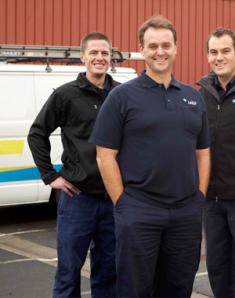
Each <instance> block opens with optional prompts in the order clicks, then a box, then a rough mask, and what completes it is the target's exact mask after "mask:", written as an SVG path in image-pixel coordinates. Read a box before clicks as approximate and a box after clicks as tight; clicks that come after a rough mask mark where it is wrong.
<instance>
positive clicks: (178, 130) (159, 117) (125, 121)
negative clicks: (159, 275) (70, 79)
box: [90, 72, 210, 206]
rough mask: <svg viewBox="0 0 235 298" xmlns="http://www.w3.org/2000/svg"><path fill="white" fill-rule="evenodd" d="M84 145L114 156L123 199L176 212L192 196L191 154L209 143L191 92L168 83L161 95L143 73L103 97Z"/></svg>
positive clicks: (204, 117)
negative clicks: (152, 202) (126, 196)
mask: <svg viewBox="0 0 235 298" xmlns="http://www.w3.org/2000/svg"><path fill="white" fill-rule="evenodd" d="M90 141H91V142H92V143H94V144H97V145H99V146H102V147H106V148H111V149H116V150H118V155H117V161H118V164H119V167H120V171H121V175H122V178H123V183H124V187H125V192H126V193H127V194H129V195H131V196H135V197H136V198H137V199H140V200H142V199H143V198H145V199H150V200H155V201H156V202H157V203H159V204H160V205H163V206H166V205H168V206H176V205H179V204H181V203H182V202H183V201H186V199H187V198H189V197H190V196H192V195H194V194H195V193H197V192H198V184H199V181H198V170H197V161H196V156H195V150H196V149H204V148H207V147H209V143H210V142H209V130H208V122H207V115H206V108H205V105H204V102H203V99H202V97H201V95H200V93H199V92H198V91H197V90H196V89H194V88H192V87H190V86H188V85H185V84H182V83H181V82H179V81H176V80H175V79H174V78H173V79H172V81H171V84H170V86H169V87H168V88H167V89H165V87H164V85H162V84H158V83H156V82H155V81H154V80H152V79H151V78H150V77H148V76H147V75H146V74H145V73H144V72H143V73H142V74H141V75H140V76H139V77H138V78H136V79H133V80H131V81H128V82H126V83H124V84H122V85H120V86H118V87H116V88H114V89H113V90H112V91H111V92H110V93H109V95H108V97H107V98H106V100H105V102H104V104H103V105H102V107H101V110H100V112H99V114H98V116H97V119H96V123H95V126H94V129H93V133H92V135H91V138H90Z"/></svg>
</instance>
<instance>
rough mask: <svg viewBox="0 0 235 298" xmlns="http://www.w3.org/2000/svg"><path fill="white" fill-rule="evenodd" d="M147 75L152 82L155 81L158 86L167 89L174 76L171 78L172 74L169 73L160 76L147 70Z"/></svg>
mask: <svg viewBox="0 0 235 298" xmlns="http://www.w3.org/2000/svg"><path fill="white" fill-rule="evenodd" d="M146 75H148V76H149V77H150V78H151V79H152V80H154V81H155V82H157V83H158V84H163V85H164V86H165V88H166V89H167V88H168V87H169V86H170V84H171V80H172V76H171V73H169V72H168V73H162V74H159V73H155V72H153V71H149V70H147V71H146Z"/></svg>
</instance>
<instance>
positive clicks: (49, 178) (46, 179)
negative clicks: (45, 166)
mask: <svg viewBox="0 0 235 298" xmlns="http://www.w3.org/2000/svg"><path fill="white" fill-rule="evenodd" d="M58 177H60V174H59V173H53V174H50V175H49V176H47V177H43V178H42V180H43V182H44V183H45V184H46V185H48V184H50V183H51V182H53V181H54V180H56V179H57V178H58Z"/></svg>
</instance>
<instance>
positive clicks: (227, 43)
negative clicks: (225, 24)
mask: <svg viewBox="0 0 235 298" xmlns="http://www.w3.org/2000/svg"><path fill="white" fill-rule="evenodd" d="M207 58H208V63H209V64H210V67H211V70H213V71H214V72H215V73H216V74H217V75H218V77H219V78H222V79H225V80H230V79H231V78H232V77H233V76H234V75H235V50H234V46H233V41H232V38H231V37H230V36H229V35H223V36H221V37H215V36H212V37H211V38H210V40H209V42H208V56H207Z"/></svg>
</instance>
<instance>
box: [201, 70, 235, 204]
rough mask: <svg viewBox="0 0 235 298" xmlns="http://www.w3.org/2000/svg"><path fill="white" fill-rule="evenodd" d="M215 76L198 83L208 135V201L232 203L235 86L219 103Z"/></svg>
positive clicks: (234, 175) (234, 172) (234, 183)
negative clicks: (209, 138) (205, 110)
mask: <svg viewBox="0 0 235 298" xmlns="http://www.w3.org/2000/svg"><path fill="white" fill-rule="evenodd" d="M215 76H216V75H215V74H214V73H210V74H209V75H208V76H206V77H203V78H202V79H201V80H200V81H198V84H199V85H200V86H201V89H200V92H201V94H202V95H203V97H204V99H205V102H206V106H207V111H208V118H209V125H210V132H211V155H212V173H211V178H210V183H209V188H208V193H207V197H208V198H210V199H216V198H218V199H224V200H235V84H233V85H232V86H231V88H230V89H229V90H228V91H227V92H226V94H225V95H224V96H223V98H222V99H221V98H220V96H219V94H218V91H217V90H216V88H215V86H214V84H213V82H214V80H215ZM233 81H234V80H233Z"/></svg>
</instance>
